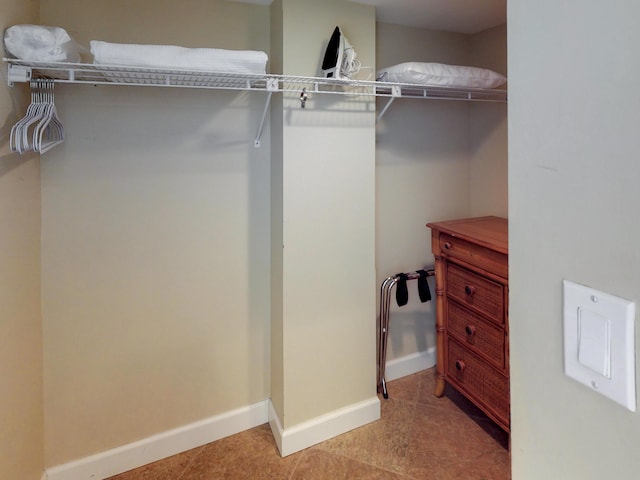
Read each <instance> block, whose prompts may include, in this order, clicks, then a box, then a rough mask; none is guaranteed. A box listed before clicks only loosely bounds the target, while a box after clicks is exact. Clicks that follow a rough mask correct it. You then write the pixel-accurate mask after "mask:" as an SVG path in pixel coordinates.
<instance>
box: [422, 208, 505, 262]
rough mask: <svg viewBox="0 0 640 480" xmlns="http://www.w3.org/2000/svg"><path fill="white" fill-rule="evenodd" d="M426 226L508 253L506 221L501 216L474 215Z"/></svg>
mask: <svg viewBox="0 0 640 480" xmlns="http://www.w3.org/2000/svg"><path fill="white" fill-rule="evenodd" d="M427 227H429V228H431V229H433V230H438V231H440V232H444V233H447V234H449V235H451V236H454V237H459V238H462V239H463V240H467V241H469V242H474V243H477V244H479V245H482V246H484V247H487V248H490V249H492V250H496V251H498V252H501V253H505V254H508V253H509V233H508V221H507V219H506V218H501V217H493V216H488V217H474V218H462V219H458V220H448V221H445V222H431V223H428V224H427Z"/></svg>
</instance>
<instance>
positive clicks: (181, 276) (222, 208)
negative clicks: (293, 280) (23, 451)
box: [41, 0, 270, 466]
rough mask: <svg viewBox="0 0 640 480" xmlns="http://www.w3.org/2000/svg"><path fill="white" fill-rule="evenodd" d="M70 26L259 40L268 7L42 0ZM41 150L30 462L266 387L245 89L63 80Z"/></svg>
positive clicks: (263, 44)
mask: <svg viewBox="0 0 640 480" xmlns="http://www.w3.org/2000/svg"><path fill="white" fill-rule="evenodd" d="M41 14H42V20H43V22H47V23H52V24H58V25H61V26H63V27H65V28H67V29H68V30H69V31H70V32H72V33H73V34H74V35H75V36H76V38H77V39H78V40H79V41H80V42H81V43H83V44H86V42H88V40H89V39H102V40H108V41H113V42H135V43H170V44H178V45H185V46H204V47H207V46H208V47H222V48H234V49H254V50H264V51H267V52H268V50H269V9H268V8H267V7H259V6H252V5H246V4H240V3H234V2H226V1H222V0H220V1H206V2H205V1H197V0H189V1H183V0H181V1H178V0H175V1H160V2H151V1H143V2H125V1H117V2H113V1H89V2H86V1H80V0H75V1H74V0H63V1H60V0H56V1H53V0H43V1H42V5H41ZM57 99H58V103H59V107H58V110H59V112H60V115H61V116H62V118H63V121H64V123H65V127H66V129H67V136H68V138H67V142H66V143H65V144H64V145H63V146H61V147H60V148H57V149H54V150H52V151H51V152H50V153H49V154H48V155H47V156H46V158H44V160H43V169H42V184H43V218H42V226H43V259H42V262H43V263H42V270H43V271H42V288H43V315H44V355H45V414H46V422H45V434H46V464H47V465H48V466H53V465H58V464H61V463H65V462H68V461H71V460H74V459H77V458H82V457H85V456H87V455H90V454H94V453H98V452H101V451H104V450H108V449H110V448H114V447H117V446H120V445H124V444H127V443H129V442H132V441H135V440H139V439H142V438H146V437H148V436H150V435H153V434H156V433H159V432H162V431H165V430H168V429H171V428H176V427H179V426H183V425H185V424H188V423H191V422H194V421H198V420H202V419H205V418H208V417H211V416H213V415H216V414H219V413H223V412H227V411H230V410H233V409H236V408H240V407H244V406H247V405H251V404H254V403H256V402H259V401H263V400H264V399H266V398H268V396H269V344H268V342H269V340H268V332H269V323H268V322H269V254H270V247H269V213H270V212H269V150H270V146H269V131H268V125H267V128H266V129H265V131H264V132H263V136H262V148H260V149H255V148H254V146H253V140H254V137H255V134H256V131H257V127H258V124H259V118H260V114H261V113H262V110H263V108H264V97H263V96H262V95H259V94H249V93H242V92H240V93H237V92H220V91H204V90H189V89H162V88H137V87H110V86H101V87H92V86H85V87H83V86H78V85H67V86H63V87H61V88H60V89H59V93H58V94H57Z"/></svg>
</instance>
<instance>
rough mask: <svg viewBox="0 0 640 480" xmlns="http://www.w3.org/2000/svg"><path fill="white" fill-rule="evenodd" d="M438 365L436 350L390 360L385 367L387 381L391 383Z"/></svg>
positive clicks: (432, 349) (431, 349)
mask: <svg viewBox="0 0 640 480" xmlns="http://www.w3.org/2000/svg"><path fill="white" fill-rule="evenodd" d="M435 364H436V349H435V348H430V349H429V350H427V351H424V352H417V353H412V354H411V355H407V356H406V357H400V358H396V359H393V360H389V361H388V362H387V364H386V366H385V372H384V373H385V380H386V381H387V382H390V381H391V380H396V379H398V378H402V377H406V376H407V375H412V374H414V373H418V372H420V371H422V370H426V369H427V368H431V367H433V366H434V365H435Z"/></svg>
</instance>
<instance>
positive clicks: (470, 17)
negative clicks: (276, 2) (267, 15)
mask: <svg viewBox="0 0 640 480" xmlns="http://www.w3.org/2000/svg"><path fill="white" fill-rule="evenodd" d="M233 1H239V2H245V3H257V4H261V5H269V4H271V2H272V0H233ZM351 1H352V2H357V3H362V4H365V5H372V6H374V7H376V17H377V19H378V21H379V22H386V23H395V24H398V25H407V26H410V27H421V28H429V29H433V30H447V31H450V32H458V33H477V32H481V31H482V30H486V29H487V28H491V27H495V26H497V25H502V24H503V23H506V21H507V0H351Z"/></svg>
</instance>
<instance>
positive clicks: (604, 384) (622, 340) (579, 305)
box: [563, 280, 636, 412]
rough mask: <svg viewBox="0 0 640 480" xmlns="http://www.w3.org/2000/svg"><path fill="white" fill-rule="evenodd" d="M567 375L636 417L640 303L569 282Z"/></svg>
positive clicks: (565, 285) (566, 301) (566, 284)
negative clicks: (639, 309) (637, 308)
mask: <svg viewBox="0 0 640 480" xmlns="http://www.w3.org/2000/svg"><path fill="white" fill-rule="evenodd" d="M563 289H564V315H563V317H564V372H565V374H566V375H568V376H569V377H571V378H573V379H575V380H577V381H578V382H580V383H583V384H584V385H586V386H587V387H589V388H590V389H591V390H593V391H594V392H597V393H600V394H602V395H604V396H605V397H608V398H610V399H611V400H613V401H615V402H617V403H619V404H620V405H622V406H624V407H626V408H628V409H629V410H631V411H632V412H635V411H636V370H635V366H636V363H635V316H636V313H635V303H633V302H630V301H629V300H625V299H623V298H619V297H615V296H613V295H610V294H608V293H604V292H600V291H598V290H594V289H593V288H589V287H586V286H584V285H579V284H577V283H574V282H570V281H568V280H564V282H563Z"/></svg>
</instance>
